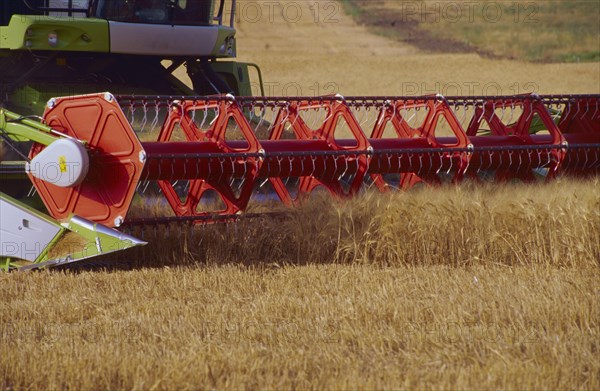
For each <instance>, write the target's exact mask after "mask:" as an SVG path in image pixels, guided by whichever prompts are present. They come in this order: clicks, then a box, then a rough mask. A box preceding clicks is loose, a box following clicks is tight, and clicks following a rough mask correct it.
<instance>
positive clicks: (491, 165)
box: [31, 95, 600, 225]
mask: <svg viewBox="0 0 600 391" xmlns="http://www.w3.org/2000/svg"><path fill="white" fill-rule="evenodd" d="M119 99H122V100H124V98H119ZM129 99H131V100H132V101H133V100H136V102H137V101H139V104H140V105H143V106H144V107H146V105H147V103H148V101H146V100H145V98H136V97H131V98H129ZM148 99H150V98H148ZM153 99H155V98H153ZM157 104H158V103H157ZM161 104H162V103H161ZM257 105H258V106H260V107H269V108H270V109H272V110H273V111H274V113H275V115H274V118H275V120H274V121H273V123H272V124H271V126H270V129H269V130H270V132H269V135H268V137H265V139H261V140H259V138H258V136H257V135H256V133H255V131H254V130H253V128H252V122H251V121H250V120H249V119H248V117H249V116H251V111H252V110H253V109H254V108H255V107H256V106H257ZM552 105H563V111H562V113H561V118H560V120H559V121H557V124H555V122H554V121H553V120H552V116H551V112H550V110H549V107H550V106H552ZM599 105H600V96H582V97H576V96H575V97H537V96H534V95H526V96H513V97H467V98H459V97H454V98H444V97H441V96H428V97H418V98H415V97H410V98H404V97H395V98H389V97H388V98H385V97H383V98H366V97H362V98H361V97H358V98H347V99H344V98H343V97H341V96H329V97H319V98H270V99H267V98H240V99H238V100H236V99H234V98H233V97H231V96H219V97H210V98H196V99H186V98H182V99H180V100H178V101H169V102H168V104H163V107H169V112H168V116H167V118H166V119H165V121H164V124H163V126H162V128H161V131H160V133H159V136H158V140H157V141H156V142H144V143H139V141H137V137H136V136H135V133H134V131H133V129H132V128H131V126H129V124H127V122H126V120H125V116H124V115H123V113H122V112H121V110H120V109H119V106H118V105H117V104H116V103H115V102H111V101H107V100H106V99H105V97H104V95H93V96H86V97H75V98H64V99H59V100H57V101H56V105H55V106H54V107H53V108H51V109H48V110H47V111H46V113H45V119H46V121H47V122H48V123H49V124H50V125H51V126H53V127H55V128H56V129H57V130H59V131H62V132H64V133H65V134H68V135H69V136H72V137H76V138H79V139H82V140H85V141H87V142H88V146H89V149H90V153H91V161H92V167H91V169H90V173H91V174H90V177H89V178H88V179H86V181H84V183H83V184H82V185H80V186H78V187H75V188H72V189H58V188H53V187H52V185H51V184H46V183H43V182H41V181H39V180H37V179H35V178H32V181H33V182H34V184H35V186H36V188H37V189H38V191H39V192H40V194H41V196H42V198H43V199H44V202H45V203H46V205H47V206H48V209H49V211H50V213H51V214H52V215H53V216H54V217H56V218H64V217H67V216H68V214H70V213H75V214H79V215H81V216H83V217H86V218H89V219H92V220H95V221H99V222H102V223H103V224H107V225H115V224H116V221H118V219H119V217H124V216H125V213H126V212H127V209H128V207H129V204H130V202H131V199H132V197H133V193H134V191H135V189H136V187H137V186H138V184H139V182H140V181H141V180H150V181H157V183H158V186H159V187H160V189H161V190H162V192H163V193H164V195H165V197H166V199H167V201H168V203H169V205H170V206H171V208H172V210H173V213H174V214H175V215H176V216H179V217H181V218H192V219H193V218H198V219H200V218H202V221H203V222H206V221H207V220H208V221H210V216H215V215H220V216H230V215H234V214H238V213H240V212H243V211H244V210H245V209H246V208H247V206H248V203H249V201H250V199H251V197H252V195H253V194H254V193H253V191H254V190H255V188H256V186H257V185H258V184H259V183H264V182H265V181H266V180H268V181H270V183H271V185H272V187H273V189H274V191H275V193H276V194H277V195H278V197H279V198H280V200H281V201H282V202H283V203H284V204H286V205H293V204H295V203H297V202H298V201H299V200H300V199H302V198H304V197H306V196H308V195H309V194H310V193H311V192H312V191H313V190H314V189H315V188H316V187H318V186H323V187H324V188H326V189H327V190H328V191H329V192H331V193H332V194H334V195H336V196H340V197H345V196H350V195H352V194H355V193H356V192H358V191H359V190H360V189H361V188H362V187H363V186H364V184H365V177H367V176H369V177H370V178H371V181H372V182H373V183H374V184H375V185H376V187H377V188H378V189H379V190H381V191H388V190H389V189H390V185H389V184H388V183H386V176H387V174H398V175H399V177H400V180H399V183H398V184H397V185H398V186H400V187H410V186H413V185H414V184H415V183H418V182H421V181H423V182H426V183H431V184H436V183H440V182H441V180H442V179H441V178H442V177H448V176H450V177H451V180H452V181H454V182H459V181H461V180H463V179H464V178H465V177H469V178H477V177H478V174H479V173H480V172H482V171H485V172H491V173H492V174H494V175H495V176H496V178H498V179H511V178H519V179H523V180H531V179H532V178H533V177H534V172H536V171H539V170H545V171H546V172H547V177H549V178H551V177H553V176H555V175H557V174H559V173H564V174H578V175H580V174H586V173H590V172H596V173H597V172H598V171H600V110H599V109H598V107H599ZM460 106H464V107H465V108H466V107H470V108H472V109H473V110H472V116H471V117H470V121H469V122H468V126H467V128H466V130H465V129H463V126H462V125H461V121H460V120H459V119H458V118H457V115H456V114H455V110H453V108H456V107H460ZM508 108H510V110H511V111H512V112H515V110H516V111H517V112H518V113H519V114H518V116H517V117H516V118H514V121H510V122H509V123H505V122H503V118H502V115H499V114H498V110H500V111H502V110H504V109H508ZM354 109H366V110H374V111H375V112H376V113H377V115H376V118H377V120H376V121H375V123H374V125H373V126H372V128H370V129H363V127H362V126H361V124H360V123H359V121H357V119H356V117H355V115H354V114H353V110H354ZM417 109H418V110H423V113H426V114H425V115H424V116H423V121H422V122H421V123H420V124H417V125H418V126H411V125H410V124H409V122H408V120H407V119H406V118H404V113H405V112H406V110H417ZM207 110H210V111H211V112H212V113H214V118H211V120H210V121H209V122H210V123H209V124H208V126H206V127H202V125H200V126H199V124H198V123H197V121H195V118H194V115H195V112H197V111H204V112H205V113H206V112H207ZM314 110H322V111H324V112H325V113H326V115H325V118H324V119H323V120H322V122H321V123H320V124H319V126H318V127H317V128H316V129H313V128H311V127H310V126H309V125H308V124H307V123H306V122H305V120H304V119H303V115H304V114H305V113H307V112H311V111H314ZM441 118H444V120H445V121H444V122H445V124H446V125H445V126H446V127H447V128H449V130H450V135H449V136H444V135H442V134H440V131H441V128H442V126H441V125H440V119H441ZM534 118H535V119H539V121H541V122H542V123H543V125H544V127H545V129H546V132H545V133H544V134H530V128H531V126H532V121H533V120H534ZM342 122H345V124H346V128H347V129H348V130H349V133H350V134H349V137H347V138H344V139H341V138H339V137H336V131H337V130H338V129H339V125H340V124H341V123H342ZM483 123H487V124H489V127H490V134H489V135H482V134H480V131H479V130H480V128H481V127H482V124H483ZM233 125H234V126H233ZM232 126H233V127H235V128H236V129H237V130H238V138H237V139H236V140H233V139H231V138H230V137H228V132H229V131H230V129H231V128H232ZM389 126H391V127H392V129H393V130H394V132H395V137H392V138H389V137H388V138H384V132H385V129H386V127H388V128H389ZM177 127H180V128H181V130H182V131H183V134H184V138H185V140H174V139H173V136H174V131H175V129H176V128H177ZM286 129H287V130H288V133H289V131H290V130H291V132H292V133H293V139H289V134H288V136H287V137H285V138H286V139H284V133H285V130H286ZM446 130H448V129H446ZM366 131H369V132H370V137H367V132H366ZM41 148H42V147H41V146H39V145H36V146H34V147H33V149H32V151H31V156H34V155H35V154H36V153H38V152H39V151H40V150H41ZM142 155H145V157H146V162H145V163H146V164H145V165H144V162H140V160H139V156H142ZM142 169H143V172H142ZM442 174H443V175H442ZM286 178H298V189H297V190H298V192H297V195H296V196H292V194H291V192H290V189H288V187H287V186H286V181H284V179H286ZM175 181H188V186H187V187H186V189H185V191H184V192H183V193H182V191H181V190H179V192H178V190H176V187H175V186H174V182H175ZM234 184H238V185H236V186H234ZM236 188H238V191H237V192H236ZM209 191H210V192H216V193H217V194H218V195H219V197H220V198H221V199H222V201H223V204H224V208H222V209H221V210H211V211H207V210H199V207H204V205H203V204H201V200H202V199H203V198H207V197H206V195H207V194H208V192H209ZM180 193H181V194H180ZM182 194H183V195H182ZM181 195H182V196H181ZM182 198H183V199H182Z"/></svg>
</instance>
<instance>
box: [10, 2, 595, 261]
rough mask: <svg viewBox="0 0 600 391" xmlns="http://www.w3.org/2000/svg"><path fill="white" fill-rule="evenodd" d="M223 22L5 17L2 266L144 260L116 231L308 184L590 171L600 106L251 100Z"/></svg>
mask: <svg viewBox="0 0 600 391" xmlns="http://www.w3.org/2000/svg"><path fill="white" fill-rule="evenodd" d="M228 7H229V8H228ZM226 9H235V0H233V1H231V0H228V1H225V0H220V1H219V2H217V0H187V1H186V0H179V1H177V0H174V1H170V0H160V1H147V0H138V1H136V0H92V1H83V0H82V1H77V0H70V1H64V0H63V1H52V0H49V1H47V0H45V1H37V0H14V1H8V2H7V1H4V2H2V4H1V5H0V26H2V27H0V43H1V46H0V49H1V50H0V82H1V90H2V91H1V92H2V95H1V97H0V137H1V138H2V140H3V142H2V144H1V146H2V148H3V151H2V156H3V161H2V163H1V164H0V176H1V177H0V179H1V181H2V182H1V183H2V193H0V200H1V204H0V206H1V212H0V213H1V215H0V216H1V230H0V235H1V246H2V247H1V252H0V267H2V268H3V269H6V270H11V269H21V270H26V269H34V268H39V267H48V266H55V265H63V264H67V263H71V262H75V261H79V260H83V259H87V258H90V257H94V256H97V255H101V254H106V253H109V252H113V251H117V250H123V249H126V248H129V247H133V246H138V245H143V244H144V242H142V241H140V240H138V239H136V238H135V237H133V236H130V235H127V234H125V233H122V232H121V231H123V230H124V229H127V230H128V232H133V231H135V228H134V227H136V226H141V227H145V226H149V225H150V226H157V225H171V224H184V225H194V224H199V223H200V224H206V223H213V222H231V221H235V220H237V219H239V218H240V217H242V216H248V214H244V212H245V211H246V209H247V207H248V205H249V203H250V201H251V200H254V201H257V202H260V201H262V202H264V203H266V204H267V205H269V206H273V205H274V203H275V200H278V201H280V202H281V203H282V204H283V205H286V206H293V205H294V204H296V203H297V202H299V201H301V200H302V199H304V198H306V197H307V196H308V195H310V194H311V192H313V190H314V189H315V188H317V187H322V188H324V189H326V190H328V191H329V192H330V193H332V194H333V195H335V196H338V197H346V196H351V195H353V194H356V193H358V192H360V191H361V190H362V189H364V188H366V187H376V188H377V189H379V190H380V191H382V192H385V191H389V190H390V189H394V188H409V187H411V186H413V185H415V184H416V183H419V182H424V183H428V184H438V183H443V182H460V181H462V180H463V179H465V178H468V179H471V180H476V181H479V180H489V179H496V180H503V181H506V180H512V179H519V180H524V181H532V180H536V178H546V179H550V178H554V177H556V176H559V175H577V176H586V175H594V174H597V173H598V172H599V171H600V95H561V96H537V95H518V96H494V97H490V96H480V97H473V96H471V97H444V96H440V95H436V96H422V97H343V96H340V95H335V96H323V97H263V96H260V97H253V96H251V94H250V86H251V83H250V74H251V73H253V74H254V73H255V74H256V75H257V76H258V78H259V84H261V85H262V82H261V80H260V78H261V77H260V70H259V69H258V67H256V66H255V65H253V64H246V63H239V62H235V61H231V60H227V59H228V58H229V59H231V58H233V57H235V54H236V44H235V29H234V27H233V22H234V15H233V12H231V14H230V15H228V13H227V12H226ZM226 19H227V20H226ZM165 64H168V65H165ZM182 65H185V67H186V68H187V72H188V76H189V78H190V80H191V82H192V85H193V89H190V88H189V87H188V86H187V85H186V84H185V83H184V82H182V81H181V80H178V79H177V78H176V77H175V76H174V75H173V72H174V71H175V70H176V69H177V68H179V67H180V66H182ZM253 68H254V69H255V71H254V72H251V70H252V69H253ZM105 91H110V92H105ZM15 112H19V113H20V114H15ZM42 112H43V116H41V117H38V116H37V115H36V114H41V113H42ZM141 140H143V141H141ZM31 183H33V188H31ZM24 184H25V186H23V185H24ZM34 193H36V194H37V195H39V198H38V197H37V196H36V197H31V195H32V194H34ZM39 199H41V201H43V205H42V204H41V203H39V202H38V204H37V205H36V200H39ZM149 199H151V200H154V199H162V200H164V207H163V208H158V209H161V210H162V212H164V213H163V214H162V215H161V214H156V213H153V214H152V215H148V212H147V210H148V208H147V207H146V209H144V208H145V206H144V205H145V204H147V203H148V202H147V200H149ZM132 204H133V205H135V207H134V208H132ZM136 208H138V209H141V210H142V212H141V213H145V214H144V215H143V216H142V217H139V216H140V213H137V214H136V211H135V209H136ZM131 209H134V210H131ZM155 209H156V208H155ZM136 215H137V217H136ZM116 228H119V229H120V230H121V231H118V230H117V229H116ZM73 237H76V238H77V239H76V240H75V243H78V244H77V246H64V245H62V246H61V241H64V240H65V238H70V239H71V240H72V238H73ZM71 243H73V241H71Z"/></svg>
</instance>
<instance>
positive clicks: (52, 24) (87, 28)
mask: <svg viewBox="0 0 600 391" xmlns="http://www.w3.org/2000/svg"><path fill="white" fill-rule="evenodd" d="M0 49H9V50H60V51H78V52H96V53H99V52H104V53H108V51H109V33H108V21H106V20H102V19H93V18H86V19H84V18H64V17H63V18H58V17H52V16H38V15H13V17H12V18H11V20H10V23H9V25H8V27H0Z"/></svg>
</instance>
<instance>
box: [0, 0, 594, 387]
mask: <svg viewBox="0 0 600 391" xmlns="http://www.w3.org/2000/svg"><path fill="white" fill-rule="evenodd" d="M242 3H243V2H242ZM255 3H256V4H258V5H259V6H264V8H263V10H266V9H267V6H266V5H265V4H264V3H265V2H263V1H259V2H255ZM290 3H294V4H298V5H299V6H301V7H302V8H301V9H302V10H303V18H302V19H301V20H299V21H296V22H291V21H289V20H285V18H282V17H281V16H277V15H278V14H275V16H274V18H273V20H272V21H271V20H269V18H268V17H267V16H266V15H264V14H263V16H262V19H261V20H259V21H257V22H251V21H249V18H250V17H249V16H248V14H246V17H245V18H240V19H241V20H240V21H239V22H240V23H239V24H238V26H239V30H238V32H239V40H238V51H239V53H238V54H239V57H240V59H241V60H244V61H254V62H257V63H259V64H260V65H261V66H262V68H263V72H264V74H265V75H264V76H265V78H266V80H269V81H270V82H271V83H272V84H271V88H272V90H271V92H272V94H273V95H280V94H283V93H285V92H288V93H292V91H293V89H291V88H296V89H297V87H299V88H300V90H299V91H298V92H303V93H302V94H300V93H299V94H298V95H314V92H315V89H318V90H319V91H321V92H324V93H330V92H331V91H329V89H335V91H334V92H341V93H343V94H347V95H350V94H370V95H375V94H402V93H403V92H407V91H406V89H407V88H410V89H413V88H414V87H415V83H416V85H417V86H418V87H417V89H419V91H416V92H415V93H423V92H427V91H423V89H426V90H428V89H430V88H433V87H435V86H436V85H439V86H442V87H444V86H448V85H450V84H452V83H454V84H458V85H459V86H467V87H468V88H479V89H478V90H477V91H473V93H474V94H475V93H484V92H485V85H486V84H485V83H497V84H498V85H499V86H500V87H499V88H500V89H502V90H503V91H504V92H506V93H513V92H514V91H509V89H511V88H512V87H518V88H523V87H524V86H525V85H526V84H527V83H534V84H535V85H536V86H538V87H539V91H538V92H541V93H600V63H598V62H590V63H568V64H566V63H551V64H532V63H526V62H522V61H518V60H492V59H488V58H483V57H480V56H478V55H476V54H469V53H467V54H460V53H455V54H451V55H443V54H439V53H438V54H435V53H424V52H422V51H420V50H419V49H418V48H416V47H412V46H409V45H405V44H402V43H400V42H398V41H395V40H391V39H386V38H385V37H383V36H379V35H374V34H372V33H370V32H369V31H368V29H367V28H366V27H365V26H361V25H358V24H357V23H356V22H355V21H354V20H353V19H352V18H351V17H350V16H348V15H346V14H345V13H344V12H343V8H342V6H341V4H340V3H337V2H329V1H327V2H326V1H321V2H319V3H318V5H319V7H321V8H320V13H319V18H315V14H314V11H312V12H313V13H310V12H311V9H310V5H311V4H314V1H304V0H302V1H300V0H289V1H286V2H282V3H280V4H282V7H284V6H286V4H290ZM248 4H250V2H249V0H248V1H246V7H248ZM329 4H333V5H334V8H326V7H328V5H329ZM241 6H244V4H242V5H241ZM335 7H337V8H335ZM246 10H247V11H248V9H246ZM332 10H334V11H335V10H337V11H335V12H336V13H334V14H329V13H328V12H332ZM265 12H266V11H265ZM325 16H331V17H332V18H335V23H334V22H332V21H331V20H333V19H331V20H329V19H327V22H326V21H325V20H326V18H325ZM288 19H289V18H288ZM252 20H254V19H252ZM477 83H479V87H476V86H477ZM515 83H516V84H515ZM454 84H452V85H454ZM527 85H529V86H530V85H531V84H527ZM290 86H293V87H290ZM432 86H433V87H432ZM465 88H466V87H465ZM286 89H287V91H286ZM324 89H325V90H324ZM442 92H443V91H442ZM462 92H463V93H464V94H466V93H467V92H468V91H462ZM150 208H151V207H150ZM263 210H270V206H269V205H252V207H251V211H256V212H259V211H263ZM146 212H147V213H152V210H148V211H146ZM132 233H133V234H136V235H138V236H143V238H144V239H145V240H148V241H149V242H150V243H149V245H148V246H146V247H144V248H139V249H135V250H131V251H127V252H124V253H122V254H119V255H116V256H114V257H112V258H109V259H105V260H102V261H99V262H97V263H94V264H90V265H87V266H85V267H77V268H71V269H60V270H59V269H51V270H44V271H41V272H33V273H10V274H0V295H1V296H2V297H3V298H4V300H2V301H1V302H0V388H2V389H7V390H21V389H32V390H37V389H52V390H58V389H77V390H97V389H110V390H113V389H135V390H173V389H235V390H237V389H261V390H262V389H267V390H276V389H277V390H279V389H336V390H338V389H340V390H341V389H349V390H352V389H435V390H456V389H507V390H523V389H528V390H540V389H560V390H564V389H577V390H597V389H600V360H598V356H599V349H600V342H599V341H600V305H599V303H600V178H588V179H585V180H582V179H564V178H563V179H559V180H556V181H553V182H550V183H538V184H521V183H503V184H473V183H464V184H462V185H459V186H451V185H444V186H442V187H433V188H427V187H425V188H418V189H413V190H411V191H408V192H392V193H389V194H383V195H381V194H377V193H375V192H366V193H364V194H361V195H359V196H358V197H356V198H354V199H352V200H347V201H339V200H332V199H331V198H330V197H328V196H326V195H323V194H316V195H315V196H314V197H313V198H311V199H310V200H309V201H308V202H307V203H305V204H303V205H302V206H300V207H299V208H297V209H294V210H291V211H289V212H288V213H286V214H285V215H284V216H282V217H279V218H274V219H270V218H265V219H259V220H242V221H240V222H238V223H236V224H228V225H213V226H206V227H201V228H198V229H195V230H190V229H185V230H174V229H171V230H168V231H165V230H159V231H154V230H151V229H149V230H145V231H143V232H141V231H135V232H132Z"/></svg>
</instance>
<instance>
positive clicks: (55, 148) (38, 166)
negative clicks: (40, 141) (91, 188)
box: [26, 139, 90, 187]
mask: <svg viewBox="0 0 600 391" xmlns="http://www.w3.org/2000/svg"><path fill="white" fill-rule="evenodd" d="M89 165H90V159H89V157H88V154H87V151H86V150H85V147H84V146H83V144H81V143H80V142H78V141H76V140H71V139H60V140H57V141H54V142H53V143H52V144H50V145H48V146H47V147H46V148H44V150H43V151H42V152H40V153H39V154H38V155H36V157H34V158H33V159H32V160H31V162H29V163H27V165H26V169H27V171H28V172H30V173H31V175H33V176H34V177H36V178H39V179H41V180H43V181H46V182H48V183H52V184H53V185H56V186H59V187H73V186H76V185H78V184H80V183H81V182H82V181H83V179H84V178H85V176H86V175H87V172H88V168H89Z"/></svg>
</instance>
